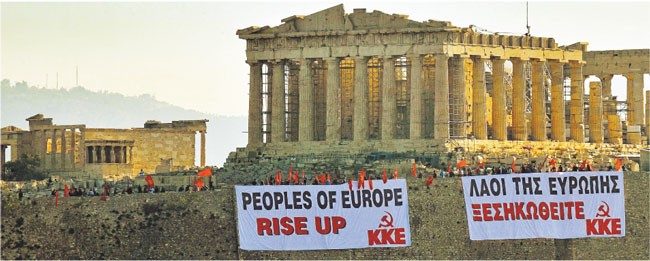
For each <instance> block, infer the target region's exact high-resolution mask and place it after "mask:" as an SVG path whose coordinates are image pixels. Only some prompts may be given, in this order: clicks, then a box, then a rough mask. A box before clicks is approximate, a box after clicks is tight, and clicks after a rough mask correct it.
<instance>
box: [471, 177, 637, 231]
mask: <svg viewBox="0 0 650 261" xmlns="http://www.w3.org/2000/svg"><path fill="white" fill-rule="evenodd" d="M462 180H463V192H464V194H465V207H466V211H467V223H468V226H469V237H470V239H471V240H495V239H523V238H581V237H623V236H625V195H624V191H623V172H564V173H532V174H510V175H493V176H472V177H463V179H462Z"/></svg>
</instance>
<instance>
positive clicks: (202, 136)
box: [200, 131, 206, 167]
mask: <svg viewBox="0 0 650 261" xmlns="http://www.w3.org/2000/svg"><path fill="white" fill-rule="evenodd" d="M205 132H206V131H200V133H201V167H205Z"/></svg>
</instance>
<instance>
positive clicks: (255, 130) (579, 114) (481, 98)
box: [248, 54, 584, 146]
mask: <svg viewBox="0 0 650 261" xmlns="http://www.w3.org/2000/svg"><path fill="white" fill-rule="evenodd" d="M408 58H409V59H410V61H411V75H410V77H411V78H410V81H411V94H410V95H411V96H410V106H411V109H410V115H409V119H410V133H409V134H410V136H409V138H410V139H421V138H422V137H423V131H422V128H423V120H422V119H423V104H422V103H423V99H422V97H421V96H422V93H423V88H422V85H423V75H422V59H423V56H421V55H411V56H408ZM450 58H451V57H449V56H448V55H446V54H434V60H435V73H434V74H435V83H434V93H435V95H434V102H435V105H434V119H435V122H434V138H435V139H445V140H446V139H448V138H449V137H450V123H451V122H454V123H455V122H464V121H466V112H464V111H461V112H460V113H458V112H454V117H462V118H460V119H456V118H454V119H450V110H449V106H450V102H449V94H450V88H451V91H453V92H454V95H457V97H462V98H463V99H464V97H465V95H464V92H465V81H464V75H465V66H464V64H465V61H466V60H467V59H474V68H473V69H474V75H473V93H472V95H473V104H472V115H473V121H472V127H473V130H474V136H475V137H476V138H477V139H487V138H488V133H487V119H486V118H487V117H486V113H487V108H486V81H485V67H484V66H485V61H486V59H485V58H471V57H469V56H461V57H455V58H453V59H452V60H453V61H454V62H456V63H457V65H458V66H457V67H456V68H457V70H456V71H455V75H454V79H455V80H454V86H449V62H450ZM353 59H354V62H355V68H354V87H353V92H354V95H353V96H354V102H353V103H354V112H353V119H354V123H353V140H355V141H364V140H367V139H368V92H367V90H368V73H367V70H368V66H367V63H368V60H369V59H370V57H354V58H353ZM382 59H384V62H383V66H384V68H383V77H382V78H383V82H382V92H381V94H380V95H381V96H382V119H381V120H382V124H381V126H382V127H381V129H382V130H381V132H382V135H381V137H382V139H383V140H390V139H393V138H394V136H395V122H396V99H395V97H396V86H395V80H394V72H395V64H394V58H393V57H391V56H387V57H382ZM323 60H324V61H325V62H326V63H327V79H328V80H327V86H326V88H327V89H326V95H327V97H326V102H327V110H326V140H327V141H333V142H336V141H339V140H340V139H341V130H340V128H341V112H340V107H341V104H340V86H339V84H340V77H341V76H340V61H341V59H340V58H325V59H323ZM511 61H512V64H513V81H512V84H513V94H512V99H513V101H512V104H513V108H512V110H513V112H512V118H513V122H512V133H513V138H514V139H515V140H526V139H527V137H528V135H527V130H526V120H525V95H526V94H525V89H526V88H525V69H524V66H525V63H526V62H528V61H527V60H522V59H517V58H515V59H512V60H511ZM530 62H531V65H532V85H533V86H532V88H533V93H532V96H533V97H532V100H533V104H532V110H533V112H532V115H533V117H532V121H531V125H532V133H531V137H532V139H533V140H546V139H547V137H546V111H545V110H546V106H545V101H546V90H545V89H544V88H545V87H544V81H545V74H544V66H545V65H544V62H545V61H544V60H539V59H538V60H531V61H530ZM504 63H505V60H503V59H499V58H492V64H493V69H492V70H493V98H494V102H493V111H492V118H493V120H494V121H493V128H494V131H493V136H494V137H493V138H494V139H496V140H507V139H508V136H507V126H506V120H505V118H506V94H505V89H506V88H505V81H504V75H505V73H504ZM549 63H550V67H551V76H552V79H551V81H552V83H551V103H552V109H551V114H552V118H551V126H552V132H551V138H552V139H553V140H558V141H566V137H565V132H564V129H565V123H564V122H565V115H564V94H563V86H562V83H563V80H564V75H563V65H564V63H562V62H560V61H549ZM249 64H250V70H251V71H250V77H251V79H250V90H249V94H250V95H249V99H250V100H249V124H248V126H249V127H248V139H249V140H248V143H249V146H251V145H252V146H259V145H261V144H262V142H263V133H262V115H263V111H262V62H260V61H250V62H249ZM267 64H270V70H271V71H272V78H271V80H270V82H271V92H272V94H273V95H271V97H272V98H271V102H270V104H271V121H270V122H268V123H267V124H269V125H270V130H271V142H277V141H284V140H285V139H284V135H285V124H284V123H285V110H284V108H285V107H284V106H285V104H284V102H285V93H284V92H285V84H284V76H283V73H284V69H283V67H284V63H282V62H281V61H275V62H269V63H267ZM570 66H571V79H572V81H571V102H570V111H571V113H570V129H571V132H570V138H571V139H573V140H575V141H577V142H584V122H583V121H584V120H583V116H584V112H583V110H584V108H583V103H584V99H583V89H582V86H583V85H582V83H583V78H582V64H581V63H580V62H571V63H570ZM311 75H312V74H311V66H310V60H309V59H302V60H300V81H299V84H300V98H299V103H300V106H299V115H300V116H299V117H300V120H299V125H300V126H299V140H300V141H311V140H313V137H314V134H313V124H314V121H313V117H312V116H313V112H312V111H313V100H314V97H312V90H313V88H314V86H313V81H312V79H311ZM460 109H461V110H464V106H462V108H460ZM463 124H464V123H463Z"/></svg>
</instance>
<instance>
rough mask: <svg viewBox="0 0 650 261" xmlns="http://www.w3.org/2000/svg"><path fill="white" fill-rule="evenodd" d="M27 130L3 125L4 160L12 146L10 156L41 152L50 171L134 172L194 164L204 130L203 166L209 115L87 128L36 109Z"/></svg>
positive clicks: (106, 175) (87, 174)
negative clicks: (133, 125) (60, 121)
mask: <svg viewBox="0 0 650 261" xmlns="http://www.w3.org/2000/svg"><path fill="white" fill-rule="evenodd" d="M27 121H28V122H29V130H28V131H25V130H21V129H19V128H16V127H13V126H9V127H5V128H3V129H2V162H4V160H5V150H6V148H7V147H9V146H10V147H11V160H16V159H17V158H18V157H19V156H20V155H21V154H27V155H37V156H38V157H39V158H40V159H41V168H42V169H43V171H47V172H48V173H49V174H50V175H57V176H61V177H69V178H72V177H74V178H84V179H112V180H118V179H121V178H123V177H135V176H136V175H138V173H139V172H140V170H141V169H142V170H143V171H144V172H145V173H158V172H171V171H178V170H184V169H187V168H189V167H193V166H195V163H194V162H195V159H196V158H195V154H196V153H195V145H196V144H195V137H196V133H197V132H198V133H200V135H201V144H200V146H201V155H200V157H201V158H200V162H201V166H205V134H206V122H207V121H208V120H183V121H172V122H171V123H161V122H158V121H147V122H146V123H145V124H144V128H131V129H104V128H86V125H84V124H77V125H55V124H53V121H52V118H45V117H44V116H43V115H42V114H37V115H34V116H32V117H29V118H27Z"/></svg>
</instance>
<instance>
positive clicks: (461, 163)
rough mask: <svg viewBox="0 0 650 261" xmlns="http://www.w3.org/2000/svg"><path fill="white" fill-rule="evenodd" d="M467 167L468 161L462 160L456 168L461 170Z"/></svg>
mask: <svg viewBox="0 0 650 261" xmlns="http://www.w3.org/2000/svg"><path fill="white" fill-rule="evenodd" d="M465 166H467V160H461V161H460V162H458V163H457V164H456V168H459V169H460V168H462V167H465Z"/></svg>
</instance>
